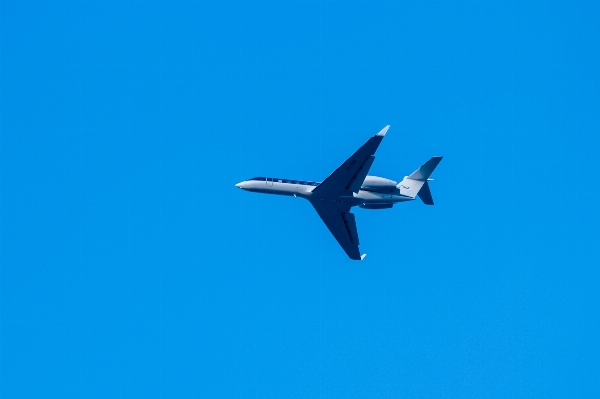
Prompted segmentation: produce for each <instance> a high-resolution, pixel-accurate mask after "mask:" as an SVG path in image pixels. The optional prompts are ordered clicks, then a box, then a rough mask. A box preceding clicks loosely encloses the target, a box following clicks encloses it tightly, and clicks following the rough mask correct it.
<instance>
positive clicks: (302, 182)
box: [250, 177, 319, 186]
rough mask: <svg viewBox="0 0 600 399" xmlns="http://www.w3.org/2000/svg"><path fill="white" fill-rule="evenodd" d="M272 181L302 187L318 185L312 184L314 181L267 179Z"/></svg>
mask: <svg viewBox="0 0 600 399" xmlns="http://www.w3.org/2000/svg"><path fill="white" fill-rule="evenodd" d="M250 180H258V181H266V180H267V178H266V177H253V178H252V179H250ZM271 180H272V181H273V182H275V183H288V184H301V185H303V186H318V185H319V183H317V182H314V181H303V180H289V179H278V178H276V177H274V178H273V179H271V178H270V177H269V181H271Z"/></svg>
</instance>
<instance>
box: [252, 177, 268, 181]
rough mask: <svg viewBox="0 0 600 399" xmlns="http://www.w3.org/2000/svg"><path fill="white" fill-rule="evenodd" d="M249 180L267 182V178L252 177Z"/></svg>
mask: <svg viewBox="0 0 600 399" xmlns="http://www.w3.org/2000/svg"><path fill="white" fill-rule="evenodd" d="M249 180H258V181H265V180H267V178H266V177H253V178H252V179H249Z"/></svg>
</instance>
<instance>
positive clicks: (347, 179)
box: [312, 125, 390, 197]
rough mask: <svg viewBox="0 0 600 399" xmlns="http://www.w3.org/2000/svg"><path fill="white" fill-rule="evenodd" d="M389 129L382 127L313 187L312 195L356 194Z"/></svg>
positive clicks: (335, 195)
mask: <svg viewBox="0 0 600 399" xmlns="http://www.w3.org/2000/svg"><path fill="white" fill-rule="evenodd" d="M389 127H390V126H389V125H388V126H386V127H384V128H383V129H382V130H381V131H380V132H379V133H377V134H376V135H375V136H373V137H371V138H370V139H369V140H367V142H366V143H365V144H363V146H362V147H360V148H359V149H358V150H356V152H355V153H354V154H352V156H351V157H350V158H348V159H347V160H346V162H344V163H343V164H341V165H340V167H339V168H337V169H336V170H335V171H334V172H333V173H332V174H331V175H329V177H327V179H325V180H323V182H322V183H321V184H319V185H318V186H317V187H315V189H314V190H313V191H312V195H314V196H318V197H337V196H339V195H352V194H351V193H352V192H355V193H357V192H358V190H360V187H361V186H362V184H363V182H364V181H365V177H367V173H369V169H370V168H371V165H372V164H373V161H374V160H375V157H374V156H373V154H375V151H377V148H378V147H379V144H380V143H381V140H383V136H385V134H386V132H387V130H388V129H389Z"/></svg>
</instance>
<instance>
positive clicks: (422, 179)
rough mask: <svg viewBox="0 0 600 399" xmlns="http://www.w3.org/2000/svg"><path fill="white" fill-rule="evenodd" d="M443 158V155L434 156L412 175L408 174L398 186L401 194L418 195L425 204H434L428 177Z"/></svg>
mask: <svg viewBox="0 0 600 399" xmlns="http://www.w3.org/2000/svg"><path fill="white" fill-rule="evenodd" d="M441 160H442V157H432V158H431V159H430V160H429V161H427V162H425V163H424V164H423V166H421V167H420V168H419V169H417V170H416V171H414V172H413V173H412V174H411V175H410V176H406V177H405V178H404V180H402V181H401V182H400V183H399V184H398V185H397V186H396V187H398V190H400V194H402V195H406V196H409V197H412V198H415V197H416V196H417V195H418V196H419V198H421V201H423V203H424V204H426V205H433V198H432V197H431V191H430V190H429V183H427V179H429V176H431V173H433V171H434V169H435V168H436V166H438V164H439V163H440V161H441Z"/></svg>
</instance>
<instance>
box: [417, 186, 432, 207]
mask: <svg viewBox="0 0 600 399" xmlns="http://www.w3.org/2000/svg"><path fill="white" fill-rule="evenodd" d="M419 198H421V201H423V203H424V204H425V205H433V197H432V196H431V190H430V189H429V182H427V181H426V182H425V184H423V187H421V190H420V191H419Z"/></svg>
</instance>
